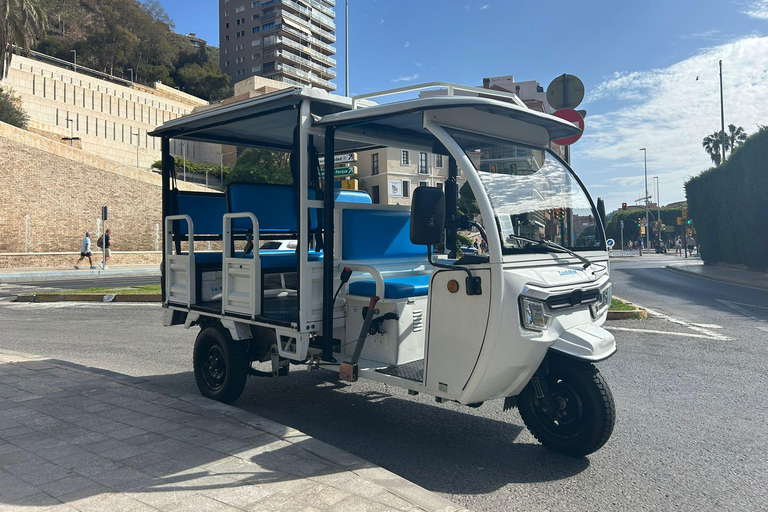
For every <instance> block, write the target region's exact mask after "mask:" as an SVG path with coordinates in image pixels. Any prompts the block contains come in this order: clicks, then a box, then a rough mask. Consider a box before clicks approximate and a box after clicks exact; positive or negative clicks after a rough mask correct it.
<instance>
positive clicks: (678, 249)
mask: <svg viewBox="0 0 768 512" xmlns="http://www.w3.org/2000/svg"><path fill="white" fill-rule="evenodd" d="M682 255H683V241H682V240H680V235H677V238H676V239H675V257H677V256H682Z"/></svg>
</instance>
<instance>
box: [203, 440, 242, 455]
mask: <svg viewBox="0 0 768 512" xmlns="http://www.w3.org/2000/svg"><path fill="white" fill-rule="evenodd" d="M247 446H248V444H247V443H246V442H244V441H240V440H239V439H230V438H224V439H221V438H219V440H218V441H214V442H213V443H211V444H209V445H207V446H206V448H208V449H209V450H213V451H215V452H221V453H228V454H230V455H233V454H234V453H237V452H238V451H240V450H243V449H247V448H246V447H247Z"/></svg>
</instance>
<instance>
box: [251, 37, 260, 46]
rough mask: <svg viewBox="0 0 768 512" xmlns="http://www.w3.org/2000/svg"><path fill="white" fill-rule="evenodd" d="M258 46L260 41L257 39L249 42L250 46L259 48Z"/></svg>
mask: <svg viewBox="0 0 768 512" xmlns="http://www.w3.org/2000/svg"><path fill="white" fill-rule="evenodd" d="M260 44H261V41H259V40H258V39H254V40H253V41H251V46H259V45H260Z"/></svg>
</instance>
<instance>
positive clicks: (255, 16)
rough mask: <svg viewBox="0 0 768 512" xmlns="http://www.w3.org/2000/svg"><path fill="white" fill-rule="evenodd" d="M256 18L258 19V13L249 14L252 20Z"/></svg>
mask: <svg viewBox="0 0 768 512" xmlns="http://www.w3.org/2000/svg"><path fill="white" fill-rule="evenodd" d="M257 19H259V15H258V14H254V15H253V16H251V21H254V20H257Z"/></svg>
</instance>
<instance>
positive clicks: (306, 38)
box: [280, 18, 336, 64]
mask: <svg viewBox="0 0 768 512" xmlns="http://www.w3.org/2000/svg"><path fill="white" fill-rule="evenodd" d="M284 19H288V18H284ZM280 29H281V30H282V31H283V32H285V33H287V34H290V35H292V36H294V37H297V38H298V39H299V40H300V41H301V42H302V43H305V42H306V43H309V44H311V45H312V46H315V47H317V48H320V49H321V50H324V51H325V52H327V54H328V55H335V54H336V48H334V47H333V46H331V45H329V44H327V43H324V42H322V41H320V40H319V39H318V38H316V37H314V36H313V35H311V34H307V33H306V32H303V31H302V29H304V27H303V26H301V29H296V28H293V27H290V26H288V25H286V24H283V25H282V27H281V28H280ZM304 30H307V29H304ZM334 64H335V61H334Z"/></svg>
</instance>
